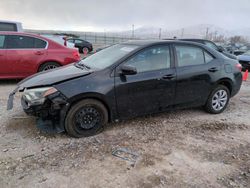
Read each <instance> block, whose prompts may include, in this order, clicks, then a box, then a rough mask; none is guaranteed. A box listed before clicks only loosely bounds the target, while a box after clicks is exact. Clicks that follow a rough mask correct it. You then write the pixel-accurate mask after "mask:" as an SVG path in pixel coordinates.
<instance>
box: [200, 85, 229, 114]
mask: <svg viewBox="0 0 250 188" xmlns="http://www.w3.org/2000/svg"><path fill="white" fill-rule="evenodd" d="M219 91H224V92H226V95H227V98H226V99H225V98H224V101H225V104H224V105H220V106H218V108H221V109H217V110H216V109H215V107H214V106H215V105H216V104H215V103H213V99H214V100H216V97H215V95H216V94H217V93H218V92H219ZM229 100H230V91H229V89H228V88H227V87H226V86H224V85H218V86H217V87H215V88H214V90H213V91H212V92H211V94H210V95H209V97H208V100H207V103H206V105H205V106H204V109H205V110H206V111H207V112H208V113H211V114H219V113H221V112H223V111H224V110H225V109H226V107H227V105H228V102H229ZM223 103H224V102H223ZM213 104H214V105H213Z"/></svg>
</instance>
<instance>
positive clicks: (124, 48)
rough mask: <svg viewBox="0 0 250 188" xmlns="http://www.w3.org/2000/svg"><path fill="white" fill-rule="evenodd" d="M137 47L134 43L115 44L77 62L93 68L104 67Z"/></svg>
mask: <svg viewBox="0 0 250 188" xmlns="http://www.w3.org/2000/svg"><path fill="white" fill-rule="evenodd" d="M137 48H138V46H136V45H125V44H117V45H114V46H111V47H108V48H105V49H103V50H101V51H99V52H97V53H96V54H94V55H91V56H89V57H87V58H85V59H83V60H81V61H80V62H79V64H80V65H81V64H84V65H85V66H87V67H90V68H93V69H105V68H107V67H108V66H110V65H112V64H114V63H115V62H116V61H118V60H119V59H121V58H122V57H124V56H125V55H127V54H129V53H130V52H132V51H133V50H135V49H137Z"/></svg>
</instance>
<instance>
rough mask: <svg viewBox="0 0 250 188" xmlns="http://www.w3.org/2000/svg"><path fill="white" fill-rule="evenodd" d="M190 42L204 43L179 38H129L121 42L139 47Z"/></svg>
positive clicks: (197, 44)
mask: <svg viewBox="0 0 250 188" xmlns="http://www.w3.org/2000/svg"><path fill="white" fill-rule="evenodd" d="M173 43H175V44H192V45H196V46H201V47H205V45H203V44H200V43H196V42H192V41H181V40H130V41H127V42H124V43H122V44H126V45H137V46H141V47H146V46H150V45H157V44H173Z"/></svg>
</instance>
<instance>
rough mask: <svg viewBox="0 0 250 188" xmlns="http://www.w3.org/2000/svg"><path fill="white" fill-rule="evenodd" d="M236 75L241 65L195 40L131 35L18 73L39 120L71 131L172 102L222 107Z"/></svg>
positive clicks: (29, 109) (234, 88) (78, 133)
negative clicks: (74, 59)
mask: <svg viewBox="0 0 250 188" xmlns="http://www.w3.org/2000/svg"><path fill="white" fill-rule="evenodd" d="M241 83H242V74H241V65H240V64H239V63H238V61H236V60H233V59H229V58H226V57H225V56H223V55H221V54H220V53H218V52H216V51H215V50H213V49H211V48H208V47H206V46H204V45H202V44H198V43H192V42H184V41H174V40H173V41H132V42H127V43H123V44H118V45H114V46H111V47H109V48H106V49H103V50H102V51H100V52H97V53H95V54H94V55H92V56H89V57H87V58H85V59H84V60H82V61H80V62H78V63H75V64H72V65H68V66H65V67H61V68H57V69H55V70H50V71H47V72H44V73H39V74H37V75H35V76H32V77H30V78H28V79H25V80H23V81H22V82H20V83H19V84H18V86H17V88H16V89H15V90H14V91H13V92H12V93H11V94H10V96H9V101H8V109H11V108H12V106H13V96H14V94H15V93H16V92H17V91H20V92H23V95H22V100H21V102H22V106H23V109H24V111H25V112H26V113H27V114H30V115H34V116H37V117H38V124H39V125H41V124H42V125H44V126H47V127H48V126H51V127H55V128H56V130H57V131H58V132H60V131H66V132H67V133H68V134H69V135H71V136H74V137H82V136H90V135H94V134H96V133H98V132H100V131H101V130H102V129H103V127H104V125H105V124H106V123H107V122H117V121H119V120H124V119H128V118H132V117H136V116H141V115H146V114H153V113H158V112H163V111H167V110H171V109H176V108H186V107H198V106H204V108H205V110H206V111H207V112H209V113H212V114H218V113H221V112H222V111H224V110H225V108H226V107H227V104H228V102H229V99H230V98H231V97H233V96H234V95H236V94H237V93H238V91H239V90H240V87H241Z"/></svg>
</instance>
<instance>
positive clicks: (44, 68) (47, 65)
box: [38, 62, 60, 72]
mask: <svg viewBox="0 0 250 188" xmlns="http://www.w3.org/2000/svg"><path fill="white" fill-rule="evenodd" d="M57 67H60V64H58V63H56V62H47V63H44V64H42V65H41V66H40V67H39V69H38V72H42V71H47V70H51V69H55V68H57Z"/></svg>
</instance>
